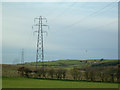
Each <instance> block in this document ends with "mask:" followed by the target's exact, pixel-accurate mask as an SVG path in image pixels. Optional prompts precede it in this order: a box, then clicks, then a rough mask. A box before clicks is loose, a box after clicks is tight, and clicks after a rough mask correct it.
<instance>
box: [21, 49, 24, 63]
mask: <svg viewBox="0 0 120 90" xmlns="http://www.w3.org/2000/svg"><path fill="white" fill-rule="evenodd" d="M21 64H23V65H24V49H22V51H21Z"/></svg>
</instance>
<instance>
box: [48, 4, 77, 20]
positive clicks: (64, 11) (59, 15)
mask: <svg viewBox="0 0 120 90" xmlns="http://www.w3.org/2000/svg"><path fill="white" fill-rule="evenodd" d="M74 4H76V2H73V3H72V4H70V5H69V6H68V7H67V9H68V8H69V7H72V6H73V5H74ZM67 9H64V10H63V11H62V12H61V13H60V14H58V15H57V16H56V17H54V18H53V19H51V20H50V21H52V22H53V21H55V20H56V19H59V18H58V17H61V16H62V15H63V14H64V13H66V12H67V11H66V10H67Z"/></svg>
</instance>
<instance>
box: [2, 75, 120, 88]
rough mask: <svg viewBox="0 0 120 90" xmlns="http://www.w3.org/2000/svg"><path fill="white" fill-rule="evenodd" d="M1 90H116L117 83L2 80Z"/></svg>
mask: <svg viewBox="0 0 120 90" xmlns="http://www.w3.org/2000/svg"><path fill="white" fill-rule="evenodd" d="M2 87H3V88H118V84H117V83H100V82H85V81H65V80H64V81H62V80H43V79H30V78H5V77H4V78H3V80H2Z"/></svg>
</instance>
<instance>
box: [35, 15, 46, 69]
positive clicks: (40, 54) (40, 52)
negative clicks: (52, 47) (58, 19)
mask: <svg viewBox="0 0 120 90" xmlns="http://www.w3.org/2000/svg"><path fill="white" fill-rule="evenodd" d="M43 20H45V21H46V22H47V19H46V18H43V17H42V16H39V17H37V18H34V23H35V25H33V26H37V31H35V32H37V52H36V70H37V66H38V62H39V61H42V63H43V60H44V45H43V44H44V42H43V41H44V38H43V33H45V31H43V26H48V25H46V24H43Z"/></svg>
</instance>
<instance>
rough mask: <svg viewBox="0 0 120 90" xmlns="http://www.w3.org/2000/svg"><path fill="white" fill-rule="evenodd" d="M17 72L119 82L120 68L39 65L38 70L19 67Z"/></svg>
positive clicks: (66, 78)
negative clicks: (68, 67)
mask: <svg viewBox="0 0 120 90" xmlns="http://www.w3.org/2000/svg"><path fill="white" fill-rule="evenodd" d="M119 67H120V66H119ZM18 73H19V74H20V75H21V76H22V77H27V78H49V79H61V80H84V81H100V82H120V78H119V76H120V70H119V69H118V67H117V66H114V67H113V66H109V67H86V68H84V69H82V70H81V69H80V68H78V67H73V68H72V69H65V68H52V67H40V68H39V69H38V70H31V69H29V68H26V67H20V68H18Z"/></svg>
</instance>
